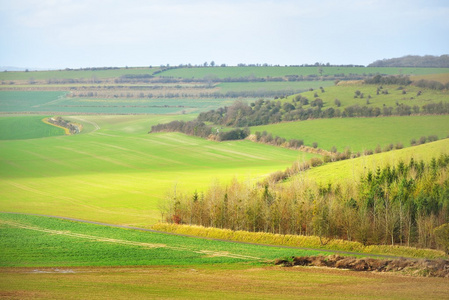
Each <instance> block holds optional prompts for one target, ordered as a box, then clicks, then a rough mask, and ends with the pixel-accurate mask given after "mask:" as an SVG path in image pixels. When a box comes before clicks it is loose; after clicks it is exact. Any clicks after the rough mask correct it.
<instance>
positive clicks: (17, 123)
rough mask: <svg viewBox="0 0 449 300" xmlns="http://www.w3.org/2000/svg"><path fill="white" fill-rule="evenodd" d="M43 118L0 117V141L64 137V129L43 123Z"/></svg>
mask: <svg viewBox="0 0 449 300" xmlns="http://www.w3.org/2000/svg"><path fill="white" fill-rule="evenodd" d="M42 119H44V117H42V116H14V117H12V116H7V117H0V140H18V139H34V138H42V137H51V136H58V135H64V134H65V132H64V129H62V128H58V127H56V126H51V125H48V124H45V123H44V122H42Z"/></svg>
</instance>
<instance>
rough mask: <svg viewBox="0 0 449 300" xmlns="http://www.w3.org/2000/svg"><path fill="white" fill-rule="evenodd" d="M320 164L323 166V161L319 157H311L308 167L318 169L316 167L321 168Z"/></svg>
mask: <svg viewBox="0 0 449 300" xmlns="http://www.w3.org/2000/svg"><path fill="white" fill-rule="evenodd" d="M322 164H323V161H322V160H321V158H319V157H312V159H310V165H311V166H312V167H318V166H321V165H322Z"/></svg>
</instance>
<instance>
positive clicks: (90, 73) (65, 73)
mask: <svg viewBox="0 0 449 300" xmlns="http://www.w3.org/2000/svg"><path fill="white" fill-rule="evenodd" d="M157 70H159V68H149V67H142V68H119V69H111V70H52V71H29V72H24V71H20V72H1V73H0V80H2V81H5V83H8V80H30V79H34V80H48V79H91V78H97V79H102V78H113V77H120V76H123V75H145V74H148V75H152V74H153V73H154V72H156V71H157Z"/></svg>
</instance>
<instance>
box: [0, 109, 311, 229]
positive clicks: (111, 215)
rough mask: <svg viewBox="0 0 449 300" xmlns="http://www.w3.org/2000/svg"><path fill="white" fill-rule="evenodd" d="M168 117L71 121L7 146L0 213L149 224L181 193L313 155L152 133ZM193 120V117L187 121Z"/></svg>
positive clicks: (1, 145)
mask: <svg viewBox="0 0 449 300" xmlns="http://www.w3.org/2000/svg"><path fill="white" fill-rule="evenodd" d="M171 118H173V117H169V116H154V117H149V116H145V117H144V116H139V117H132V116H82V117H71V118H68V119H72V120H74V121H76V122H79V123H82V124H84V125H85V129H86V130H85V133H82V134H79V135H73V136H60V137H53V138H40V139H28V140H3V141H1V142H0V154H1V161H0V164H1V169H0V199H1V200H0V210H1V211H13V212H28V213H44V214H54V215H60V216H71V217H78V218H81V219H88V220H97V221H104V222H110V223H119V224H134V225H139V226H146V225H149V224H153V223H154V222H155V221H157V220H160V214H159V212H158V204H159V202H160V201H161V200H163V199H164V198H165V197H166V195H167V193H168V192H173V191H174V190H175V189H179V190H182V191H191V192H193V191H194V190H196V189H198V190H200V189H202V188H204V187H205V186H208V185H210V184H211V183H212V182H213V181H215V180H219V181H220V182H222V183H226V182H228V181H229V180H231V179H232V178H234V177H237V178H239V179H240V180H254V179H258V178H261V177H263V176H266V175H267V174H269V173H270V172H272V171H273V170H278V169H284V168H286V167H287V166H289V165H291V164H292V163H293V162H294V161H295V160H298V159H299V160H302V159H309V158H310V157H311V156H312V155H311V154H304V153H301V152H298V151H294V150H289V149H283V148H276V147H272V146H268V145H262V144H255V143H252V142H250V141H232V142H223V143H218V142H212V141H208V140H204V139H200V138H196V137H190V136H186V135H183V134H179V133H158V134H148V133H147V131H148V130H150V128H151V125H153V124H154V123H159V122H164V121H165V120H170V119H171ZM186 118H187V117H186Z"/></svg>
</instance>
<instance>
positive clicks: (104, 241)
mask: <svg viewBox="0 0 449 300" xmlns="http://www.w3.org/2000/svg"><path fill="white" fill-rule="evenodd" d="M0 232H1V236H2V239H1V241H0V257H1V260H0V266H1V267H30V266H32V267H36V266H46V267H51V266H58V267H63V266H145V265H201V264H222V263H225V264H229V263H242V262H243V263H252V264H264V263H267V262H269V261H272V260H274V259H276V258H280V257H289V256H293V255H317V254H319V253H320V254H321V253H322V254H324V255H327V254H329V252H327V253H326V252H325V251H323V252H319V251H313V250H310V251H304V250H299V249H289V248H277V247H268V246H257V245H250V244H238V243H230V242H223V241H214V240H208V239H199V238H192V237H185V236H177V235H170V234H163V233H155V232H145V231H138V230H129V229H123V228H114V227H108V226H100V225H93V224H85V223H79V222H73V221H67V220H61V219H55V218H48V217H41V216H30V215H16V214H2V213H0Z"/></svg>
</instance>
